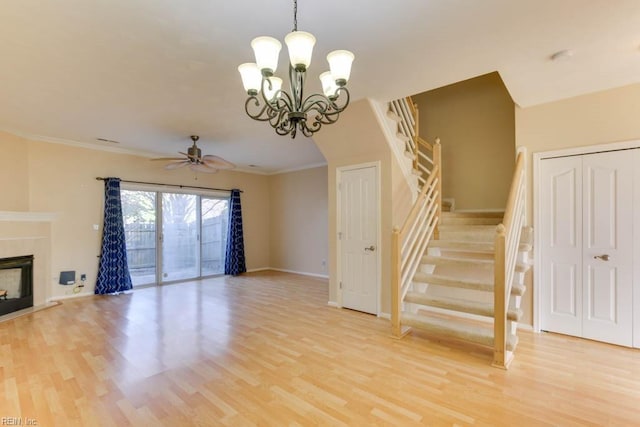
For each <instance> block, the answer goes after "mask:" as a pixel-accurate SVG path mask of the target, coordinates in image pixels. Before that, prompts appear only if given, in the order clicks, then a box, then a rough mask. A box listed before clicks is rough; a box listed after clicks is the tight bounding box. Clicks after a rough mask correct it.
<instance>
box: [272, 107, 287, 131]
mask: <svg viewBox="0 0 640 427" xmlns="http://www.w3.org/2000/svg"><path fill="white" fill-rule="evenodd" d="M274 112H275V113H276V114H275V115H274V116H273V118H272V120H269V124H270V125H271V127H272V128H274V129H278V127H279V126H280V125H281V124H282V123H284V121H285V120H288V119H287V111H286V110H278V111H275V110H274Z"/></svg>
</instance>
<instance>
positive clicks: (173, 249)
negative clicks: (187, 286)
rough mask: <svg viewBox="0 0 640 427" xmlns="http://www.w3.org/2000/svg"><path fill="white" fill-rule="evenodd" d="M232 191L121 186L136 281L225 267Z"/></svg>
mask: <svg viewBox="0 0 640 427" xmlns="http://www.w3.org/2000/svg"><path fill="white" fill-rule="evenodd" d="M228 206H229V199H228V198H227V197H220V196H209V195H198V194H189V193H174V192H162V191H141V190H125V189H123V190H122V211H123V218H124V224H125V235H126V238H127V259H128V263H129V271H130V273H131V279H132V281H133V284H134V286H141V285H149V284H160V283H167V282H176V281H182V280H189V279H197V278H200V277H205V276H212V275H216V274H223V273H224V257H225V249H226V241H227V223H228Z"/></svg>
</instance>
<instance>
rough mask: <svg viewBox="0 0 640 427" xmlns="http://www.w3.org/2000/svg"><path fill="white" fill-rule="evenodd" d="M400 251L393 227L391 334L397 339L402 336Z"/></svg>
mask: <svg viewBox="0 0 640 427" xmlns="http://www.w3.org/2000/svg"><path fill="white" fill-rule="evenodd" d="M400 251H401V247H400V230H398V227H394V228H393V232H392V233H391V334H392V335H393V336H394V337H398V338H399V337H401V336H402V329H401V326H400V304H401V301H400V292H401V284H400V277H401V273H402V264H401V263H402V258H401V255H400Z"/></svg>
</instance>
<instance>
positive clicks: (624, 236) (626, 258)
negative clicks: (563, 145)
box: [582, 151, 633, 346]
mask: <svg viewBox="0 0 640 427" xmlns="http://www.w3.org/2000/svg"><path fill="white" fill-rule="evenodd" d="M582 170H583V179H582V182H583V195H584V196H583V208H582V212H583V239H584V242H583V247H584V249H583V258H582V259H583V263H582V271H583V283H584V296H583V313H584V316H583V325H582V327H583V329H582V336H583V337H585V338H590V339H594V340H598V341H605V342H610V343H613V344H620V345H626V346H631V345H632V316H633V310H632V307H633V303H632V301H633V299H632V298H633V293H632V289H633V276H632V269H633V234H632V230H633V210H632V209H633V162H632V156H630V153H629V152H628V151H612V152H609V153H598V154H589V155H585V156H583V165H582Z"/></svg>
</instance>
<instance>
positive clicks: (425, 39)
mask: <svg viewBox="0 0 640 427" xmlns="http://www.w3.org/2000/svg"><path fill="white" fill-rule="evenodd" d="M292 3H293V2H292V1H291V0H270V1H265V0H262V1H261V0H244V1H227V2H221V1H217V0H181V1H176V0H56V1H51V0H2V1H1V2H0V61H1V62H0V128H2V129H5V130H8V131H12V132H14V133H18V134H21V135H27V136H30V137H39V138H41V139H48V140H59V141H66V142H69V141H71V142H72V143H79V144H84V145H86V144H91V145H97V146H105V145H109V144H108V143H103V142H98V141H96V138H106V139H111V140H116V141H119V142H120V144H119V145H118V146H119V147H121V148H125V149H131V150H134V151H138V152H146V153H152V154H153V153H155V154H174V153H175V152H176V151H178V150H184V149H185V148H186V147H187V145H188V144H189V135H191V134H198V135H200V136H201V142H200V145H201V147H202V149H203V153H205V154H217V155H220V156H222V157H224V158H227V159H228V160H230V161H233V162H235V163H236V164H238V166H239V167H240V168H241V169H249V168H248V165H252V164H253V165H257V166H258V167H257V168H255V169H253V170H255V171H257V172H265V173H269V172H274V171H279V170H288V169H295V168H300V167H305V166H309V165H313V164H318V163H322V162H324V158H323V156H322V154H321V153H320V152H319V151H318V149H317V148H316V147H315V145H314V144H313V142H312V141H310V140H308V139H305V138H302V137H300V136H298V137H297V138H296V140H295V141H291V139H290V138H288V137H281V136H277V135H275V133H274V132H273V130H272V129H271V128H270V127H269V126H268V125H267V124H265V123H259V122H256V121H253V120H251V119H249V118H248V117H246V115H245V112H244V100H245V94H244V91H243V89H242V84H241V81H240V77H239V75H238V72H237V70H236V67H237V66H238V65H239V64H240V63H242V62H249V61H252V60H253V59H252V51H251V48H250V46H249V43H250V41H251V39H252V38H253V37H255V36H258V35H273V36H275V37H277V38H279V39H281V40H282V39H283V37H284V35H285V34H286V33H287V32H289V31H290V30H291V28H292ZM298 9H299V11H298V28H299V29H300V30H304V31H309V32H311V33H313V34H314V35H315V36H316V38H317V40H318V42H317V44H316V48H315V54H314V59H313V61H314V62H313V63H312V64H311V71H310V76H309V78H308V81H307V86H308V87H307V93H310V92H311V91H314V92H315V91H319V90H320V88H319V84H317V83H316V79H317V75H318V74H319V73H320V72H322V71H324V70H325V69H326V68H327V65H326V61H325V60H324V57H325V56H326V54H327V53H328V52H329V51H331V50H334V49H340V48H342V49H349V50H351V51H353V52H354V53H355V55H356V60H355V62H354V65H353V71H352V75H351V81H350V83H349V89H350V91H351V94H352V100H354V99H355V100H357V99H361V98H365V97H369V98H374V99H378V100H389V99H393V98H398V97H402V96H406V95H412V94H417V93H420V92H424V91H426V90H430V89H434V88H437V87H441V86H444V85H447V84H450V83H454V82H457V81H460V80H464V79H467V78H471V77H475V76H478V75H481V74H485V73H488V72H492V71H499V72H500V75H501V76H502V78H503V80H504V82H505V84H506V86H507V88H508V89H509V91H510V93H511V95H512V97H513V99H514V101H515V102H516V103H517V104H518V105H520V106H523V107H527V106H531V105H536V104H540V103H545V102H549V101H554V100H558V99H562V98H567V97H572V96H576V95H579V94H583V93H588V92H594V91H598V90H603V89H608V88H612V87H617V86H622V85H626V84H630V83H636V82H640V50H639V47H640V1H639V0H482V1H480V0H395V1H392V0H385V1H376V2H373V1H370V0H323V1H318V0H315V1H312V0H300V1H299V5H298ZM562 49H571V50H573V52H574V54H573V56H572V57H571V58H568V59H565V60H560V61H551V60H550V55H551V54H552V53H554V52H557V51H559V50H562ZM286 60H287V58H286V49H283V54H281V61H280V70H279V72H278V74H282V70H286V67H285V66H286Z"/></svg>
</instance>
